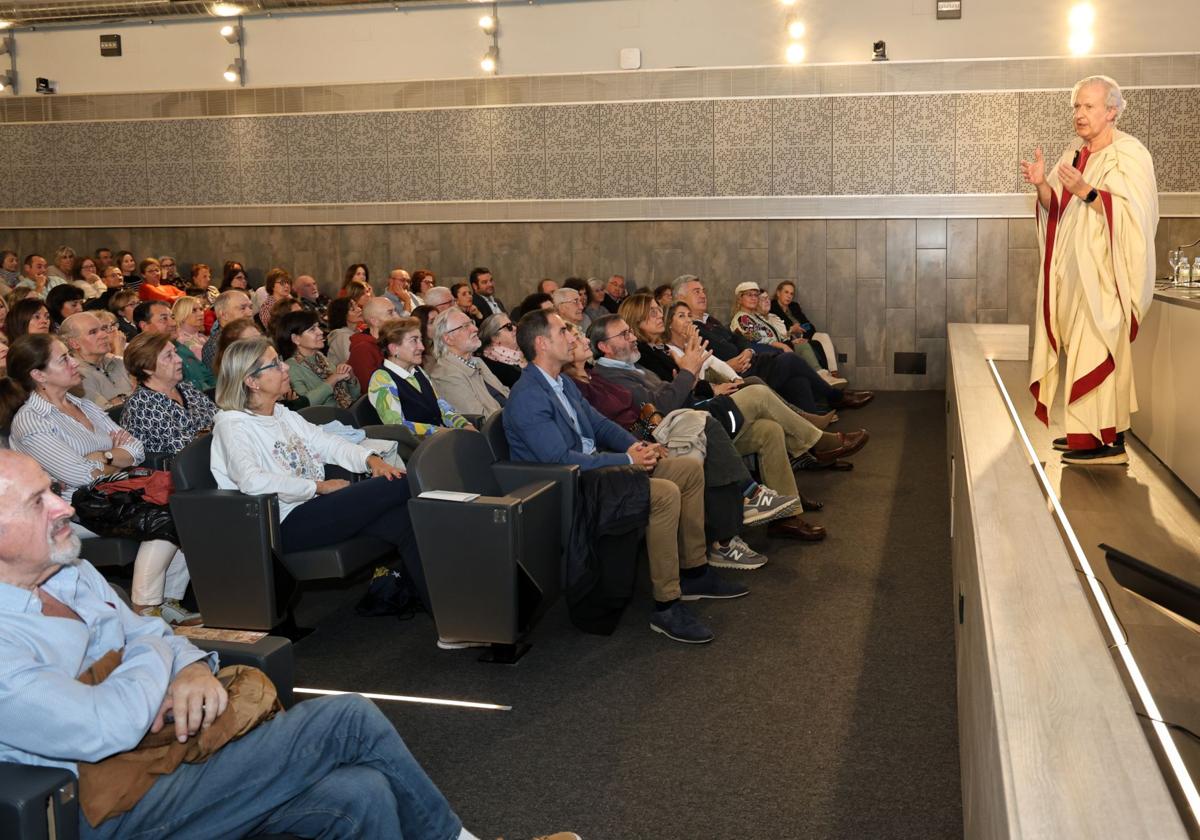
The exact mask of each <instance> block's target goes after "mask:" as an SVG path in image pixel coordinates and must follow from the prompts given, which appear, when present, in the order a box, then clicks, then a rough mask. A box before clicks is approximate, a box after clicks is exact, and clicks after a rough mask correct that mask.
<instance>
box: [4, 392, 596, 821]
mask: <svg viewBox="0 0 1200 840" xmlns="http://www.w3.org/2000/svg"><path fill="white" fill-rule="evenodd" d="M226 414H229V412H226ZM247 416H249V415H247ZM253 419H256V418H255V417H252V418H251V420H250V422H253ZM255 431H256V432H257V431H258V430H257V429H256V430H255ZM269 439H270V436H269V435H267V434H254V435H253V436H252V437H243V436H241V435H239V443H240V442H241V441H245V440H253V441H258V440H269ZM300 448H301V450H303V445H302V446H301V447H300ZM214 449H215V447H214ZM237 454H238V460H239V461H240V460H242V452H241V447H239V451H238V453H237ZM352 454H355V455H356V454H357V453H352ZM263 460H264V461H266V462H267V464H268V466H269V467H270V468H271V469H272V470H274V471H277V472H278V471H281V470H280V467H278V466H276V465H275V464H273V463H271V460H270V456H269V455H268V456H267V457H266V458H264V459H263ZM318 466H319V465H318ZM279 480H280V481H286V482H289V483H290V482H293V481H297V480H295V479H291V478H290V477H281V478H280V479H279ZM383 481H386V479H383ZM264 483H265V482H264ZM304 483H306V484H310V485H311V484H313V483H314V482H312V481H305V482H304ZM368 484H370V482H364V483H362V484H359V485H355V487H356V488H357V487H365V486H366V485H368ZM392 484H395V485H396V487H391V486H388V487H384V488H382V492H379V496H380V497H383V498H392V497H399V496H401V495H402V494H403V492H406V488H404V484H403V482H402V481H399V482H392ZM339 492H351V491H350V490H346V491H339ZM359 495H360V496H361V500H362V501H361V502H360V504H362V505H363V506H364V508H365V507H367V506H377V507H379V508H380V509H383V510H385V511H386V512H385V515H384V517H383V519H384V520H387V519H388V518H389V517H390V518H391V519H395V520H398V519H400V518H401V517H400V516H398V515H396V514H394V513H391V512H390V511H387V510H386V508H385V507H384V504H383V502H382V501H377V500H376V498H375V496H374V495H373V494H372V493H371V492H370V491H359ZM337 496H338V494H337V493H334V494H333V495H327V496H321V497H320V499H321V500H325V499H331V500H332V499H337ZM356 501H357V500H356ZM337 506H339V507H344V508H345V509H346V511H345V513H344V514H342V513H340V512H339V513H338V515H335V516H333V517H331V518H330V519H329V523H328V525H329V527H336V528H339V529H342V530H345V529H346V528H347V527H348V522H358V521H360V519H359V517H360V514H359V511H358V510H357V509H356V507H355V505H346V504H343V503H342V502H340V501H339V502H337ZM394 507H395V508H398V509H399V510H401V511H403V510H404V506H403V503H402V502H400V503H398V504H395V505H394ZM314 513H315V511H314ZM71 515H72V510H71V507H70V506H69V505H68V504H66V503H65V502H63V501H62V500H61V499H59V498H58V497H56V496H55V495H54V493H53V492H52V491H51V489H50V480H49V478H48V477H47V476H46V474H45V473H44V472H43V471H42V470H41V469H40V468H39V467H38V465H37V464H36V463H35V462H34V461H33V460H31V459H30V458H28V457H26V456H24V455H20V454H17V453H13V452H0V530H3V533H4V535H5V539H4V541H3V545H0V604H3V610H2V611H0V660H2V661H3V662H4V673H5V679H4V681H3V683H2V684H0V731H2V732H3V733H4V737H3V744H0V761H4V762H16V763H18V764H26V765H40V766H51V767H61V768H65V769H67V770H69V771H71V772H74V773H78V772H79V768H78V767H77V764H76V763H77V762H80V763H82V762H89V763H95V762H102V761H103V760H104V759H106V758H109V757H110V756H118V755H120V754H126V753H129V752H130V751H132V750H134V749H135V748H137V746H138V744H139V743H140V742H142V739H143V738H144V737H145V736H147V734H148V733H162V734H163V738H164V741H178V742H180V743H188V742H189V741H192V742H193V743H192V744H191V745H189V748H195V746H196V743H195V742H196V740H197V739H198V738H200V737H202V736H203V735H208V734H209V733H211V732H215V731H216V730H215V729H213V730H210V728H209V727H210V726H212V725H213V723H214V721H216V720H217V719H218V717H219V716H220V715H222V714H225V713H226V709H227V705H228V703H229V698H228V695H227V694H226V691H225V688H224V686H223V685H222V684H221V683H220V682H219V681H218V680H217V679H215V678H214V676H213V674H214V672H215V671H216V670H217V667H218V665H219V663H218V661H217V656H216V654H212V653H207V654H206V653H204V652H203V651H201V650H199V649H197V648H196V647H194V646H193V645H192V643H191V642H189V641H188V640H187V639H186V638H185V637H183V636H178V635H175V634H174V633H172V632H171V629H170V628H169V627H167V626H166V625H165V624H163V623H162V622H160V621H157V620H155V619H149V618H143V617H140V616H137V615H135V614H133V613H131V612H130V611H129V610H128V609H127V608H126V607H125V605H124V602H123V601H122V600H121V597H120V596H119V595H118V594H117V593H116V592H115V591H114V590H113V589H112V588H111V587H110V586H109V585H108V583H107V582H105V580H104V578H103V577H101V576H100V574H99V573H98V572H97V571H96V569H95V568H93V567H92V565H91V564H90V563H88V562H87V561H86V560H81V559H80V557H79V554H80V543H79V540H78V538H77V537H76V536H75V535H74V534H73V533H72V532H71V530H70V528H68V527H67V523H68V521H69V518H70V516H71ZM363 515H365V514H363ZM296 518H297V519H300V518H301V517H296ZM305 518H307V517H305ZM372 524H373V523H372ZM397 527H404V528H407V521H405V522H403V523H399V524H398V526H397ZM289 533H291V532H290V531H289V529H287V528H286V526H285V534H289ZM85 623H86V626H85ZM118 652H119V653H118ZM106 655H112V656H116V657H117V658H118V659H119V664H117V665H116V668H115V670H112V672H111V673H109V674H107V676H106V677H105V678H103V679H102V681H99V682H84V681H81V679H80V678H79V677H80V673H81V672H82V671H87V670H89V669H92V668H93V667H94V666H97V663H98V660H101V659H102V658H104V657H106ZM101 664H103V663H101ZM247 705H248V704H247ZM252 711H253V710H252ZM168 712H169V713H171V714H172V715H173V718H174V721H173V722H172V721H171V717H169V716H168ZM229 714H232V711H230V712H229ZM164 727H166V731H165V732H164V731H163V730H164ZM218 728H219V726H218ZM154 749H155V748H154V747H150V748H148V749H147V750H146V756H145V759H146V761H155V762H156V764H155V769H154V771H153V772H154V773H155V774H156V776H155V777H153V782H152V785H151V786H150V787H149V789H148V790H147V791H146V792H145V793H143V794H142V795H141V796H140V797H136V798H134V801H132V802H131V803H130V806H129V807H128V809H127V810H124V811H122V812H120V813H117V814H114V815H112V816H110V817H108V818H107V819H103V820H102V821H101V820H100V819H99V818H97V824H96V825H95V826H93V825H91V824H89V823H88V821H87V818H86V817H85V816H81V818H80V824H79V830H80V834H81V836H84V837H93V838H108V837H150V836H156V837H165V836H168V835H171V836H181V835H182V834H187V835H188V836H194V837H245V836H249V835H259V834H278V833H288V834H296V835H300V836H303V837H327V836H343V835H346V836H349V835H353V836H355V837H362V838H384V837H387V838H400V837H405V838H430V839H431V840H433V838H436V840H477V838H476V837H475V835H473V834H471V832H469V831H467V830H466V829H465V828H463V827H462V821H461V820H460V819H459V818H458V816H457V815H456V814H455V813H454V811H453V810H451V808H450V805H449V804H448V803H447V802H446V799H445V798H444V797H443V796H442V794H441V793H440V792H439V791H438V789H437V787H436V786H435V785H434V784H433V782H432V781H430V779H429V777H428V776H426V775H425V772H424V771H423V770H422V769H421V767H420V765H419V764H417V762H416V760H415V759H413V757H412V754H411V753H410V752H409V750H408V747H407V746H405V744H404V741H403V740H402V739H401V738H400V736H399V735H398V734H397V733H396V730H395V729H394V728H393V726H392V724H391V723H390V722H389V721H388V720H387V718H386V717H384V716H383V714H382V713H381V712H380V711H379V710H378V708H377V707H376V706H375V704H374V703H372V702H371V701H370V700H365V699H363V698H362V697H359V696H356V695H354V694H346V695H340V696H337V697H321V698H318V699H315V700H308V701H306V702H304V703H300V704H298V705H296V706H295V707H294V708H292V709H290V710H288V711H286V712H281V713H279V714H276V715H274V717H270V718H269V719H267V720H264V721H263V722H261V723H259V724H258V725H257V726H254V727H253V728H251V729H250V731H248V732H246V733H245V734H244V735H242V736H241V737H239V738H236V740H229V741H228V742H226V743H224V745H223V746H219V747H216V748H215V749H212V750H211V752H208V754H207V757H206V758H205V759H204V760H203V761H202V763H190V762H189V763H179V764H175V763H174V762H171V763H169V764H167V765H166V766H163V765H162V764H161V763H158V762H159V761H160V759H158V758H155V757H154V756H155V755H156V753H152V752H151V751H152V750H154ZM206 752H207V751H206ZM135 761H136V760H135ZM131 763H132V762H131ZM142 763H143V764H144V763H145V762H142ZM102 766H103V765H102ZM101 772H103V771H101ZM112 772H114V773H115V772H117V771H116V770H113V771H112ZM66 829H69V830H70V831H71V832H72V833H73V832H74V831H75V827H74V826H70V827H66ZM66 829H64V828H63V827H60V830H66ZM486 836H488V837H491V836H493V835H492V834H487V835H486ZM568 837H570V838H573V840H578V837H576V836H575V835H571V834H563V835H558V836H557V840H567V838H568Z"/></svg>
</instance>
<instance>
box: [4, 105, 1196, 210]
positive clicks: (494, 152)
mask: <svg viewBox="0 0 1200 840" xmlns="http://www.w3.org/2000/svg"><path fill="white" fill-rule="evenodd" d="M1128 100H1129V106H1128V109H1127V111H1126V113H1125V115H1124V116H1123V118H1122V120H1121V126H1122V128H1124V129H1125V130H1126V131H1128V132H1130V133H1131V134H1133V135H1134V136H1136V137H1138V138H1139V139H1141V140H1142V141H1143V142H1145V143H1146V144H1147V145H1148V146H1149V148H1150V151H1151V152H1152V153H1153V154H1154V157H1155V160H1156V163H1157V167H1158V177H1159V186H1160V189H1161V190H1162V191H1164V192H1200V157H1198V156H1196V155H1194V154H1192V153H1191V152H1190V145H1191V141H1190V140H1189V139H1188V138H1189V136H1190V134H1191V133H1192V125H1191V123H1192V122H1193V121H1194V117H1195V114H1196V113H1198V112H1200V89H1196V88H1153V89H1139V90H1131V91H1129V92H1128ZM1065 103H1066V95H1065V94H1064V92H1062V91H1024V92H1016V93H958V94H896V95H870V96H825V97H781V98H745V99H693V100H687V99H679V100H668V101H647V102H622V103H608V102H604V103H595V104H590V105H522V106H512V107H500V108H491V107H477V108H446V109H440V110H400V111H369V112H342V113H329V114H304V115H284V116H237V117H201V118H189V119H157V120H131V121H108V122H45V123H20V124H0V149H4V150H5V152H6V153H5V154H4V155H3V156H2V157H0V179H2V181H0V182H2V183H4V184H6V185H7V191H6V192H7V194H6V196H5V204H6V205H7V206H8V207H18V208H43V207H161V206H181V207H199V206H228V205H256V206H257V205H286V204H298V205H309V204H318V205H329V204H350V205H354V204H364V203H375V202H405V201H439V200H440V201H514V200H527V199H534V200H551V199H561V198H618V197H634V198H641V197H658V196H663V197H668V196H669V197H689V196H698V197H706V196H780V195H784V196H786V195H938V194H974V193H984V194H988V193H990V194H1005V193H1016V192H1020V191H1021V190H1022V189H1023V187H1022V185H1021V184H1020V179H1019V176H1018V167H1017V162H1018V160H1019V159H1020V158H1021V157H1022V156H1026V155H1028V154H1030V153H1031V151H1032V149H1033V148H1034V147H1036V146H1041V147H1042V148H1043V149H1044V150H1046V155H1047V157H1048V158H1050V159H1054V158H1056V157H1057V155H1058V154H1059V153H1060V151H1061V150H1062V149H1063V148H1064V147H1065V146H1066V145H1067V144H1068V143H1069V142H1070V141H1071V139H1072V130H1071V125H1070V119H1069V112H1068V110H1067V108H1066V106H1065ZM48 150H53V155H52V156H51V155H50V154H48Z"/></svg>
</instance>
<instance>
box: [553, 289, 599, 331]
mask: <svg viewBox="0 0 1200 840" xmlns="http://www.w3.org/2000/svg"><path fill="white" fill-rule="evenodd" d="M550 298H551V300H552V301H553V302H554V310H555V311H556V312H558V314H559V315H561V316H562V318H563V320H564V321H566V322H567V323H568V324H573V325H574V326H576V327H578V328H579V329H580V330H583V331H584V332H587V328H588V327H589V326H591V323H592V319H591V318H589V317H587V316H586V315H584V314H583V301H582V300H581V299H580V297H579V292H577V291H576V290H575V289H568V288H566V287H563V288H561V289H559V290H557V291H556V292H555V293H554V294H553V295H551V296H550Z"/></svg>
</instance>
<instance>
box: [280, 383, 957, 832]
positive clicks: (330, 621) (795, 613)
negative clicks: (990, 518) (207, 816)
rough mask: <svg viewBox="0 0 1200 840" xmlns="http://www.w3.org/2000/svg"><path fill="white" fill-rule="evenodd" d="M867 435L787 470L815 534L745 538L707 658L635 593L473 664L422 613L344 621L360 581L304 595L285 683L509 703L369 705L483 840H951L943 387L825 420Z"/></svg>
mask: <svg viewBox="0 0 1200 840" xmlns="http://www.w3.org/2000/svg"><path fill="white" fill-rule="evenodd" d="M860 426H865V427H867V428H868V429H870V431H871V435H872V439H871V443H870V444H869V445H868V446H867V448H866V449H865V450H863V452H861V453H860V454H859V455H858V456H857V457H855V458H854V462H855V465H856V466H855V469H854V471H853V472H850V473H829V472H824V473H802V474H800V477H801V479H802V485H803V489H804V491H805V492H806V493H807V494H808V495H810V496H814V497H816V498H819V499H821V500H823V501H825V502H826V509H825V511H823V512H821V513H817V514H810V515H809V516H810V518H811V519H812V520H813V521H816V522H821V523H823V524H825V525H826V526H827V527H828V528H829V531H830V534H831V536H830V537H829V539H827V540H826V541H825V542H824V543H821V544H817V545H813V544H797V543H789V542H782V541H768V540H767V538H766V535H765V529H758V530H757V532H755V531H752V532H751V533H750V535H749V540H750V542H751V544H752V545H754V546H755V547H756V548H758V549H759V550H761V551H765V552H767V553H768V554H769V555H770V557H771V562H770V563H769V564H768V565H767V566H765V567H764V568H762V569H760V570H758V571H755V572H747V573H742V575H741V577H742V579H743V580H744V581H745V582H746V583H747V584H748V585H750V587H751V594H750V595H749V597H746V598H742V599H739V600H736V601H731V602H718V603H713V602H700V604H699V612H700V614H701V615H702V616H703V618H704V620H705V621H707V622H708V623H709V624H710V626H711V627H712V628H713V630H714V632H715V633H716V634H717V639H716V641H715V642H714V643H713V644H711V645H707V646H700V647H692V646H686V645H680V644H677V643H674V642H671V641H668V640H666V639H665V638H664V637H662V636H660V635H657V634H653V633H651V632H650V630H649V628H648V626H647V618H648V611H649V594H648V593H649V584H648V582H646V581H644V580H643V582H642V590H643V591H642V593H641V594H640V595H639V596H638V598H637V599H636V600H635V601H634V603H633V604H632V605H631V606H630V608H629V609H628V610H627V612H626V614H625V617H624V620H623V621H622V624H621V626H620V628H619V629H618V630H617V632H616V634H615V635H614V636H612V637H610V638H604V637H593V636H586V635H583V634H581V633H579V632H577V631H576V630H575V629H574V628H573V627H571V626H570V625H569V623H568V621H567V617H566V612H565V609H564V607H563V605H562V604H559V605H558V606H557V607H556V608H555V609H553V610H552V611H551V612H550V614H549V615H548V616H547V617H546V618H545V619H543V621H542V623H541V624H540V625H538V627H537V628H536V629H535V631H534V633H533V637H532V641H533V643H534V647H533V649H532V650H531V651H530V653H529V654H528V655H527V656H526V657H525V658H524V659H523V660H522V661H521V662H520V664H519V665H517V666H515V667H508V666H496V665H484V664H479V663H477V662H476V661H475V657H476V655H477V651H470V650H467V651H457V652H444V651H439V650H437V649H436V647H435V645H434V640H435V634H434V630H433V627H432V623H431V622H430V620H429V618H428V617H427V616H424V615H420V616H418V617H417V618H415V619H414V620H412V621H409V622H397V621H395V620H393V619H362V618H359V617H357V616H356V615H355V614H354V612H353V609H352V604H353V601H354V600H355V598H356V597H357V595H358V593H359V592H361V589H362V587H361V586H359V587H357V588H353V589H350V590H346V591H342V592H338V593H332V592H326V593H323V594H322V595H321V596H319V597H314V598H311V599H310V602H309V603H308V605H307V609H308V610H309V611H310V615H309V620H312V611H314V610H319V611H321V612H322V613H323V615H321V617H320V621H319V624H318V631H317V632H316V633H314V634H313V635H312V636H310V637H308V638H307V639H305V640H304V641H303V642H301V643H300V644H299V645H298V646H297V648H296V656H297V675H296V681H297V682H296V684H297V685H299V686H308V687H319V688H337V689H346V690H358V691H375V692H384V693H399V694H414V695H423V696H432V697H445V698H453V699H463V700H479V701H485V702H495V703H503V704H510V705H512V707H513V709H512V711H510V712H485V711H474V710H459V709H452V708H444V707H434V706H420V705H409V704H402V703H395V702H382V703H381V708H383V710H384V711H385V712H386V713H387V715H388V716H389V717H390V718H391V719H392V721H393V722H394V723H395V724H396V726H397V728H398V729H399V730H400V732H401V734H403V736H404V737H405V739H406V740H407V742H408V744H409V746H410V747H411V749H412V751H413V753H414V754H415V755H416V757H417V758H418V759H419V760H420V762H421V763H422V764H423V765H424V767H425V768H426V770H427V771H428V772H429V774H430V775H431V776H432V777H433V779H434V781H436V782H437V784H438V785H439V786H440V787H441V789H442V790H443V791H444V792H445V794H446V796H447V797H448V798H449V800H450V802H451V803H452V804H453V805H454V806H455V808H456V809H457V811H458V813H459V814H460V815H461V816H462V818H463V820H464V822H465V824H466V825H467V827H468V828H470V829H471V830H472V831H473V832H475V833H476V834H477V835H479V836H480V837H481V838H487V840H490V838H495V837H498V836H501V835H502V836H503V837H505V838H506V839H507V840H518V838H530V837H533V836H535V835H538V834H544V833H549V832H551V831H555V830H563V829H570V830H573V831H577V832H579V833H580V834H581V835H582V836H583V837H584V838H585V840H624V839H625V838H629V839H630V840H642V839H643V838H645V840H697V838H703V839H704V840H736V839H737V838H921V840H932V839H933V838H948V837H959V836H961V834H962V829H961V826H962V817H961V801H960V794H959V770H958V739H957V722H956V713H955V693H954V680H955V662H954V628H953V625H952V620H953V608H952V605H953V599H952V595H951V583H950V555H949V537H948V531H949V526H948V504H947V496H948V490H947V480H946V467H945V442H944V438H945V431H944V430H945V398H944V395H943V394H942V393H941V392H933V393H881V394H879V396H878V398H877V399H876V400H875V401H874V402H873V403H872V404H871V405H869V406H868V407H867V408H866V409H864V410H861V411H857V412H854V411H852V412H846V413H845V414H844V415H843V419H842V421H841V423H839V424H838V426H837V427H835V428H841V429H843V430H850V429H855V428H858V427H860ZM643 577H644V570H643ZM322 605H323V606H322ZM305 617H306V616H305V615H304V614H303V613H302V614H301V618H302V619H304V618H305Z"/></svg>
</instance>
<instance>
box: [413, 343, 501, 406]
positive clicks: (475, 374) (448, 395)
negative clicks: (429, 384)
mask: <svg viewBox="0 0 1200 840" xmlns="http://www.w3.org/2000/svg"><path fill="white" fill-rule="evenodd" d="M425 370H426V372H427V373H428V374H429V378H430V379H431V380H433V385H434V387H435V388H437V393H438V396H439V397H441V398H442V399H443V400H445V401H446V402H448V403H450V405H452V406H453V407H454V410H455V411H457V412H458V413H459V414H480V415H482V416H484V417H490V416H491V415H493V414H495V413H496V412H497V411H499V410H500V409H501V407H502V406H501V405H500V403H499V402H498V401H497V400H496V398H495V397H493V396H492V394H491V393H490V392H489V391H488V387H489V386H490V387H491V388H492V390H494V391H495V392H496V393H498V394H501V395H502V396H503V397H505V398H506V399H507V397H508V388H506V387H504V385H502V384H501V382H500V380H499V379H497V378H496V375H495V374H494V373H492V372H491V370H489V369H488V366H487V365H485V364H484V363H483V360H482V359H477V358H475V357H471V361H470V362H467V361H464V360H463V359H462V358H460V357H458V356H455V355H453V354H452V353H447V354H446V355H445V356H439V357H438V360H437V364H436V365H434V366H433V368H432V369H430V368H428V367H427V368H426V369H425Z"/></svg>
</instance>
